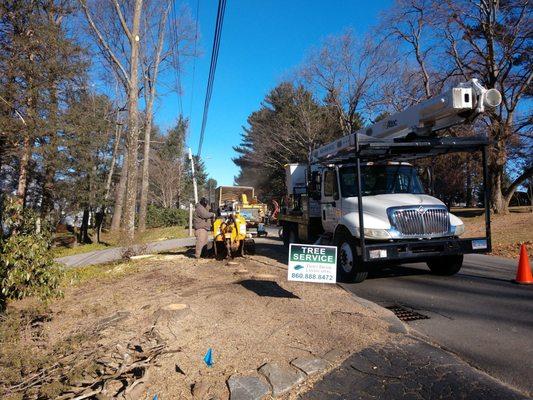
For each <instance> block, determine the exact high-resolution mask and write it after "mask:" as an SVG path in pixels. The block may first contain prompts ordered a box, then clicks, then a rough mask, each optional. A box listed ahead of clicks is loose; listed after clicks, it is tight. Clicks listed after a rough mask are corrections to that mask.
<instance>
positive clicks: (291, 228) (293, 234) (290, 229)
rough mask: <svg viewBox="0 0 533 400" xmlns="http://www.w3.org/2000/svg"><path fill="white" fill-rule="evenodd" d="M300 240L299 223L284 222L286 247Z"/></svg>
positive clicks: (284, 242)
mask: <svg viewBox="0 0 533 400" xmlns="http://www.w3.org/2000/svg"><path fill="white" fill-rule="evenodd" d="M297 242H298V225H296V224H292V223H290V224H284V225H283V244H284V245H285V247H289V244H291V243H297Z"/></svg>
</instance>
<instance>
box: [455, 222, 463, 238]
mask: <svg viewBox="0 0 533 400" xmlns="http://www.w3.org/2000/svg"><path fill="white" fill-rule="evenodd" d="M452 228H453V234H454V235H455V236H461V235H462V234H463V233H465V224H461V225H455V226H453V227H452Z"/></svg>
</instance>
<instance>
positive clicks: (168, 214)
mask: <svg viewBox="0 0 533 400" xmlns="http://www.w3.org/2000/svg"><path fill="white" fill-rule="evenodd" d="M188 224H189V211H188V210H180V209H178V208H161V207H157V206H148V210H147V213H146V226H148V228H160V227H162V226H176V225H178V226H187V225H188Z"/></svg>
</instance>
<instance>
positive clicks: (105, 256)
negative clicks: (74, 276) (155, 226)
mask: <svg viewBox="0 0 533 400" xmlns="http://www.w3.org/2000/svg"><path fill="white" fill-rule="evenodd" d="M195 243H196V238H194V237H187V238H179V239H169V240H161V241H159V242H152V243H147V244H142V245H136V246H134V247H135V248H136V249H138V250H139V249H145V252H147V253H150V252H153V253H156V252H161V251H165V250H172V249H175V248H177V247H186V246H194V244H195ZM126 249H127V248H126V247H112V248H109V249H105V250H95V251H91V252H88V253H83V254H75V255H73V256H67V257H61V258H56V259H55V261H56V262H58V263H61V264H63V265H65V266H66V267H67V268H73V267H83V266H85V265H94V264H105V263H108V262H112V261H118V260H120V259H121V258H122V254H123V253H124V251H126Z"/></svg>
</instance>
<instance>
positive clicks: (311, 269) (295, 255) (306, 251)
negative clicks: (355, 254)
mask: <svg viewBox="0 0 533 400" xmlns="http://www.w3.org/2000/svg"><path fill="white" fill-rule="evenodd" d="M287 279H288V280H289V281H300V282H316V283H335V282H336V281H337V247H335V246H317V245H310V244H296V243H291V244H290V246H289V269H288V277H287Z"/></svg>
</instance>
